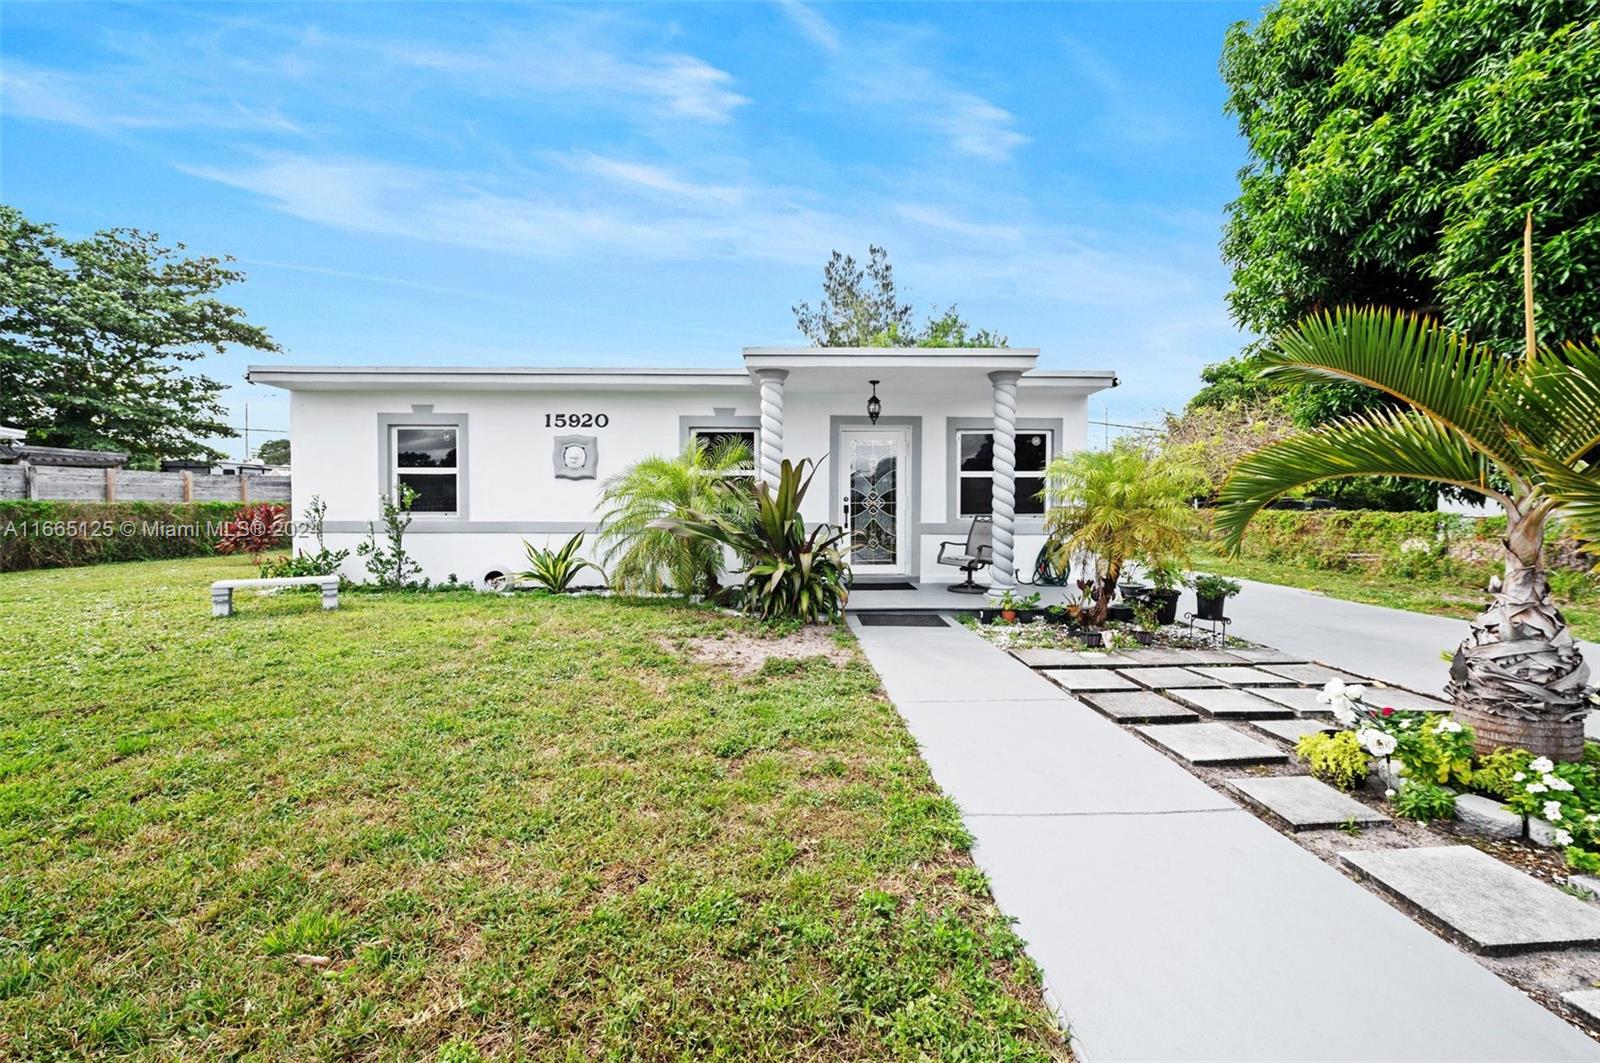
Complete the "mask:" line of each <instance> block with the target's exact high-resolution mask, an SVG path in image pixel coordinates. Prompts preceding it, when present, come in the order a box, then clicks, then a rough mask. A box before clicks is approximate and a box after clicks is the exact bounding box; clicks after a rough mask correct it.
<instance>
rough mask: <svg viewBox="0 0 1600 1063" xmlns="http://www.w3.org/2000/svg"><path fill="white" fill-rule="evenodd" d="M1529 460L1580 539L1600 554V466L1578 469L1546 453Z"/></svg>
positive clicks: (1593, 551)
mask: <svg viewBox="0 0 1600 1063" xmlns="http://www.w3.org/2000/svg"><path fill="white" fill-rule="evenodd" d="M1529 460H1530V461H1532V462H1533V464H1534V467H1535V468H1536V469H1537V470H1538V473H1539V481H1540V487H1542V488H1543V490H1544V493H1545V494H1546V495H1547V496H1548V497H1549V498H1550V499H1551V500H1552V501H1553V502H1554V503H1555V505H1556V508H1557V510H1559V512H1560V513H1561V516H1562V517H1563V518H1564V519H1565V520H1566V521H1567V522H1568V523H1569V524H1571V525H1572V528H1573V530H1574V531H1576V532H1577V533H1578V538H1580V539H1585V540H1587V541H1588V543H1589V546H1588V547H1586V549H1588V550H1589V551H1590V552H1591V553H1600V463H1592V464H1589V465H1586V466H1585V467H1583V468H1582V469H1578V468H1574V467H1573V466H1571V465H1569V464H1567V463H1566V462H1563V461H1560V460H1558V459H1557V458H1555V457H1553V456H1552V455H1550V454H1547V453H1544V452H1542V451H1533V452H1532V453H1530V454H1529Z"/></svg>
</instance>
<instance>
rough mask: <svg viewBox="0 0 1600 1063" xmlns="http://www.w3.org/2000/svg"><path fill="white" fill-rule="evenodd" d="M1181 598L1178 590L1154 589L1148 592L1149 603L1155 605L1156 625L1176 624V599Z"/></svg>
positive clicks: (1181, 594) (1181, 593)
mask: <svg viewBox="0 0 1600 1063" xmlns="http://www.w3.org/2000/svg"><path fill="white" fill-rule="evenodd" d="M1182 597H1183V592H1182V591H1179V590H1161V589H1160V588H1156V589H1154V590H1152V591H1151V592H1150V601H1152V602H1153V603H1155V607H1156V622H1157V623H1158V624H1176V623H1177V622H1178V599H1179V598H1182Z"/></svg>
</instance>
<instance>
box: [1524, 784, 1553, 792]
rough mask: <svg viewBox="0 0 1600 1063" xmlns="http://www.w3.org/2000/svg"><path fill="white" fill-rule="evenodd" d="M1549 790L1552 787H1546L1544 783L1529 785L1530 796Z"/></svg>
mask: <svg viewBox="0 0 1600 1063" xmlns="http://www.w3.org/2000/svg"><path fill="white" fill-rule="evenodd" d="M1549 789H1550V787H1548V786H1546V785H1545V784H1544V783H1542V782H1531V783H1529V784H1528V792H1529V793H1530V794H1542V793H1545V792H1547V791H1548V790H1549Z"/></svg>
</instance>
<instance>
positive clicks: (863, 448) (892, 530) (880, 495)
mask: <svg viewBox="0 0 1600 1063" xmlns="http://www.w3.org/2000/svg"><path fill="white" fill-rule="evenodd" d="M839 444H840V450H841V452H842V453H843V455H844V462H843V467H844V469H843V471H844V472H845V473H847V474H848V476H849V482H848V485H847V486H846V488H845V494H844V497H843V498H842V499H841V505H842V508H843V514H842V516H843V523H844V526H845V529H846V530H847V531H848V532H849V537H850V564H851V567H852V568H854V569H855V570H856V572H857V574H862V573H867V574H870V573H874V572H894V573H906V572H909V571H910V558H908V557H907V556H906V551H907V550H908V548H909V537H908V536H907V534H906V530H907V528H908V526H909V522H910V505H911V498H910V496H909V495H908V494H903V493H902V492H903V491H904V490H909V479H908V477H909V476H910V470H909V468H908V467H907V455H908V454H909V453H910V450H911V430H910V429H909V428H905V427H881V428H879V427H874V428H841V429H840V430H839Z"/></svg>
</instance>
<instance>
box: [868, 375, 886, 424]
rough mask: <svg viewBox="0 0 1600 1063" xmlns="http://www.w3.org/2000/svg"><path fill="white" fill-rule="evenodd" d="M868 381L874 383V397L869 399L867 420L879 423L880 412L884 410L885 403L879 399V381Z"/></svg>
mask: <svg viewBox="0 0 1600 1063" xmlns="http://www.w3.org/2000/svg"><path fill="white" fill-rule="evenodd" d="M867 383H869V384H871V385H872V397H871V398H870V399H868V400H867V420H869V421H871V422H872V423H873V424H877V423H878V414H880V413H882V412H883V403H882V402H881V401H879V399H878V382H877V381H876V380H869V381H867Z"/></svg>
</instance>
